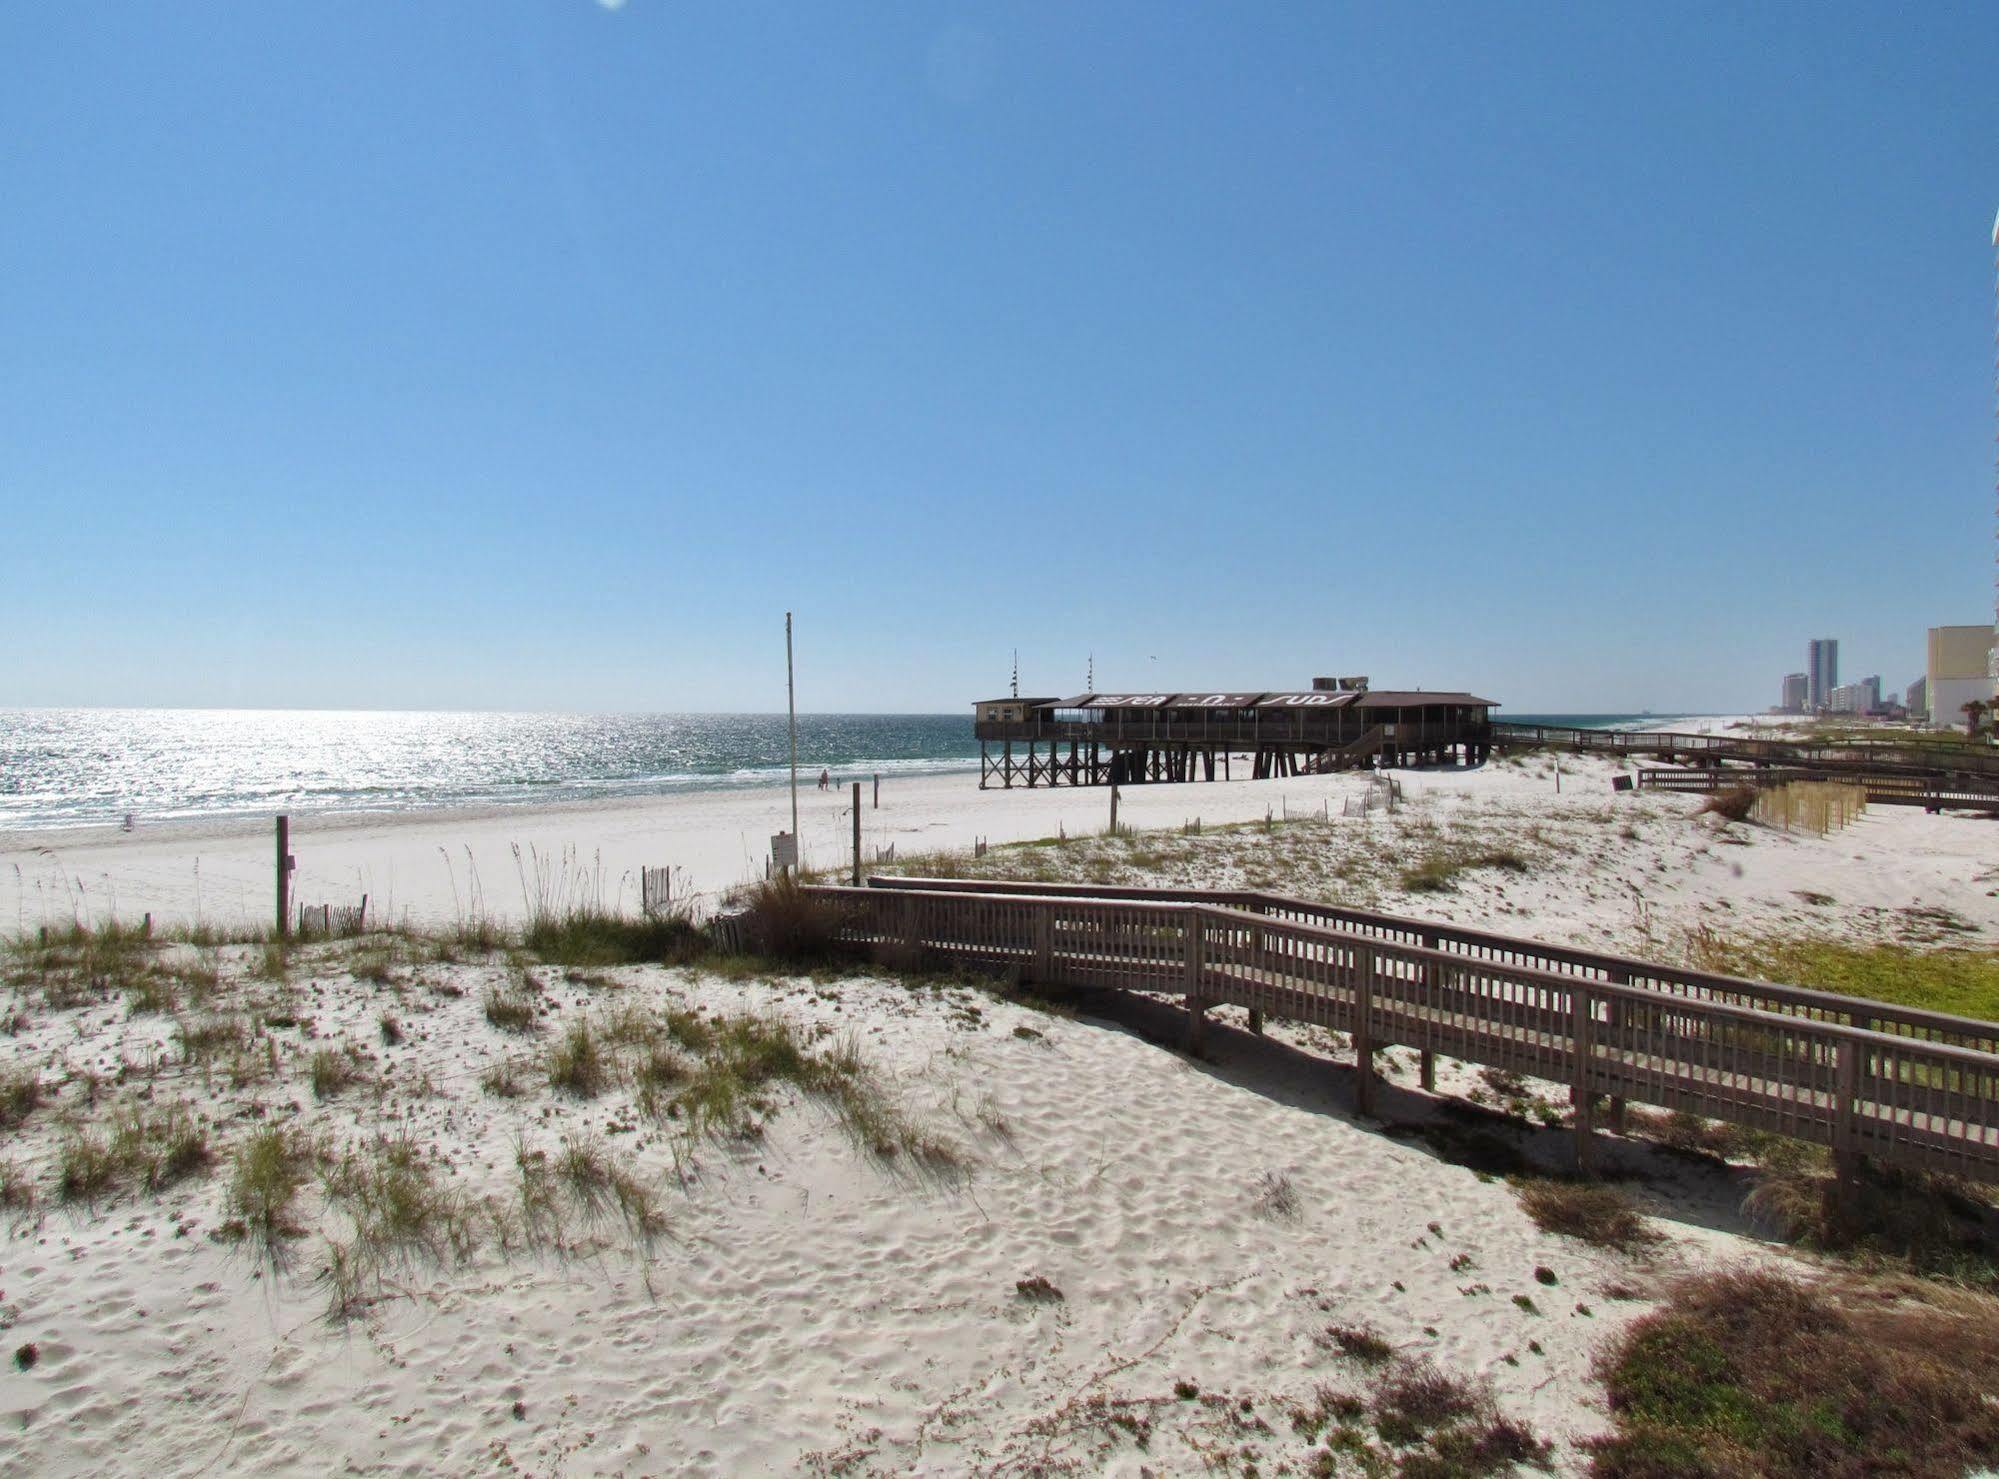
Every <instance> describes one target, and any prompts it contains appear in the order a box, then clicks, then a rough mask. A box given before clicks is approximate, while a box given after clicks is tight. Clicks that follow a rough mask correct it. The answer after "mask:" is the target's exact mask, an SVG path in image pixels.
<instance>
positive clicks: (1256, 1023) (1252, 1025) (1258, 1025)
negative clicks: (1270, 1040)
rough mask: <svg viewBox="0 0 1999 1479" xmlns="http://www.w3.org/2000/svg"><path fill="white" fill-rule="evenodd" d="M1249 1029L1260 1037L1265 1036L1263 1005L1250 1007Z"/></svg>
mask: <svg viewBox="0 0 1999 1479" xmlns="http://www.w3.org/2000/svg"><path fill="white" fill-rule="evenodd" d="M1249 1030H1250V1031H1251V1032H1253V1033H1255V1034H1256V1035H1257V1036H1258V1037H1262V1036H1263V1009H1262V1008H1261V1007H1251V1008H1250V1009H1249Z"/></svg>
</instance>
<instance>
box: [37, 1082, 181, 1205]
mask: <svg viewBox="0 0 1999 1479" xmlns="http://www.w3.org/2000/svg"><path fill="white" fill-rule="evenodd" d="M212 1159H213V1152H212V1151H211V1150H210V1149H209V1145H208V1128H207V1126H205V1125H204V1124H202V1123H201V1121H200V1120H198V1119H196V1118H195V1115H194V1111H193V1110H191V1109H189V1108H188V1106H187V1105H185V1104H183V1103H179V1102H174V1103H170V1104H167V1105H164V1106H161V1107H159V1108H156V1109H147V1108H145V1107H143V1106H141V1107H129V1108H124V1109H120V1110H117V1111H115V1112H114V1113H113V1114H112V1116H111V1122H110V1125H109V1128H108V1130H106V1131H103V1132H100V1131H96V1130H75V1131H72V1132H71V1133H70V1134H69V1135H67V1136H66V1137H65V1138H64V1140H63V1142H62V1146H61V1149H60V1150H59V1151H58V1153H57V1159H56V1189H57V1191H58V1193H59V1194H60V1195H61V1197H62V1199H63V1200H64V1201H66V1202H94V1201H96V1200H97V1199H98V1198H99V1197H102V1196H105V1195H107V1194H109V1193H111V1192H115V1191H121V1190H123V1189H125V1188H126V1187H128V1186H130V1185H133V1184H134V1183H136V1184H138V1185H140V1186H143V1187H144V1188H145V1189H146V1190H147V1191H150V1192H159V1191H164V1190H166V1189H167V1188H168V1187H170V1186H172V1185H173V1184H174V1183H175V1182H177V1181H181V1180H184V1179H185V1178H187V1177H189V1176H192V1175H194V1174H195V1173H196V1172H198V1171H201V1170H203V1169H205V1168H206V1167H207V1166H208V1164H209V1162H210V1161H211V1160H212Z"/></svg>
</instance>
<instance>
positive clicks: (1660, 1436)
mask: <svg viewBox="0 0 1999 1479" xmlns="http://www.w3.org/2000/svg"><path fill="white" fill-rule="evenodd" d="M1598 1375H1599V1377H1600V1378H1601V1379H1602V1381H1603V1383H1604V1388H1605V1391H1606V1393H1607V1395H1608V1398H1609V1404H1610V1411H1611V1415H1612V1417H1613V1418H1614V1419H1615V1420H1616V1423H1617V1429H1616V1432H1615V1433H1614V1434H1613V1435H1611V1436H1610V1437H1607V1438H1603V1439H1598V1440H1596V1441H1595V1442H1594V1443H1593V1444H1592V1445H1590V1446H1591V1447H1592V1449H1593V1466H1592V1470H1591V1472H1592V1473H1593V1474H1595V1475H1596V1476H1598V1479H1665V1476H1668V1475H1674V1476H1677V1475H1702V1474H1708V1475H1733V1474H1745V1475H1746V1474H1758V1475H1770V1476H1775V1479H1792V1476H1795V1479H1808V1476H1819V1475H1827V1474H1853V1475H1858V1474H1885V1473H1893V1474H1907V1475H1919V1476H1932V1475H1934V1476H1937V1479H1942V1476H1946V1475H1948V1476H1952V1479H1956V1476H1958V1475H1962V1474H1964V1473H1967V1472H1969V1471H1972V1470H1974V1469H1977V1468H1980V1467H1981V1466H1984V1465H1988V1464H1990V1463H1991V1462H1992V1459H1993V1457H1994V1455H1995V1454H1999V1406H1995V1405H1994V1404H1993V1403H1992V1402H1991V1401H1990V1400H1989V1399H1988V1395H1987V1394H1988V1393H1990V1392H1992V1391H1993V1390H1995V1389H1999V1305H1995V1304H1994V1303H1993V1302H1992V1301H1989V1300H1984V1299H1978V1298H1975V1297H1973V1296H1962V1297H1960V1298H1957V1299H1955V1300H1952V1301H1950V1302H1949V1303H1947V1304H1945V1303H1922V1302H1911V1301H1909V1300H1907V1299H1898V1298H1890V1297H1884V1295H1883V1294H1882V1293H1881V1292H1880V1291H1872V1290H1868V1289H1866V1288H1864V1287H1861V1286H1852V1285H1841V1284H1837V1283H1824V1284H1818V1285H1806V1284H1804V1283H1801V1282H1798V1281H1794V1280H1792V1279H1789V1278H1786V1277H1783V1276H1780V1275H1776V1274H1771V1273H1758V1272H1719V1273H1708V1274H1702V1275H1698V1276H1695V1277H1692V1278H1689V1279H1687V1280H1684V1281H1682V1282H1681V1283H1680V1284H1679V1285H1678V1286H1676V1287H1675V1289H1674V1290H1673V1291H1672V1293H1671V1295H1670V1296H1669V1298H1668V1299H1667V1301H1666V1303H1665V1304H1664V1306H1663V1307H1662V1308H1660V1309H1658V1310H1656V1311H1654V1312H1653V1313H1651V1314H1648V1315H1646V1316H1644V1317H1643V1318H1641V1319H1640V1320H1638V1321H1637V1322H1636V1323H1635V1324H1633V1325H1632V1326H1631V1327H1630V1328H1629V1329H1628V1330H1627V1331H1626V1332H1625V1334H1624V1335H1623V1337H1622V1338H1621V1339H1619V1340H1618V1342H1617V1343H1616V1345H1615V1346H1614V1347H1612V1348H1611V1349H1610V1350H1609V1351H1607V1352H1606V1353H1605V1354H1604V1355H1603V1356H1602V1358H1601V1359H1600V1361H1599V1363H1598Z"/></svg>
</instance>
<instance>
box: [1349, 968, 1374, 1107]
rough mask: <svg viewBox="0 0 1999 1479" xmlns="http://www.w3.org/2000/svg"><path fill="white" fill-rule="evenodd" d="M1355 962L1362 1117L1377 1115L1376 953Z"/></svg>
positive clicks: (1357, 1096) (1357, 1092)
mask: <svg viewBox="0 0 1999 1479" xmlns="http://www.w3.org/2000/svg"><path fill="white" fill-rule="evenodd" d="M1355 956H1356V958H1355V960H1354V993H1353V1066H1354V1073H1355V1074H1356V1075H1357V1076H1356V1077H1355V1079H1354V1094H1353V1102H1354V1108H1355V1109H1356V1110H1357V1111H1359V1112H1360V1113H1361V1114H1367V1115H1371V1114H1373V1113H1374V1028H1373V1024H1372V1023H1371V1022H1370V1021H1369V1018H1371V1017H1372V1016H1373V1015H1374V952H1373V951H1372V950H1366V949H1363V950H1359V951H1356V952H1355Z"/></svg>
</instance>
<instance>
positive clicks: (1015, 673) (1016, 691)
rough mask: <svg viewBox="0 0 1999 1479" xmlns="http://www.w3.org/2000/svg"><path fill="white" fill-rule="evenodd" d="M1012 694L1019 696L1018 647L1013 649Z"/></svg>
mask: <svg viewBox="0 0 1999 1479" xmlns="http://www.w3.org/2000/svg"><path fill="white" fill-rule="evenodd" d="M1013 696H1014V697H1015V698H1019V697H1020V649H1019V648H1018V647H1016V648H1014V649H1013Z"/></svg>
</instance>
